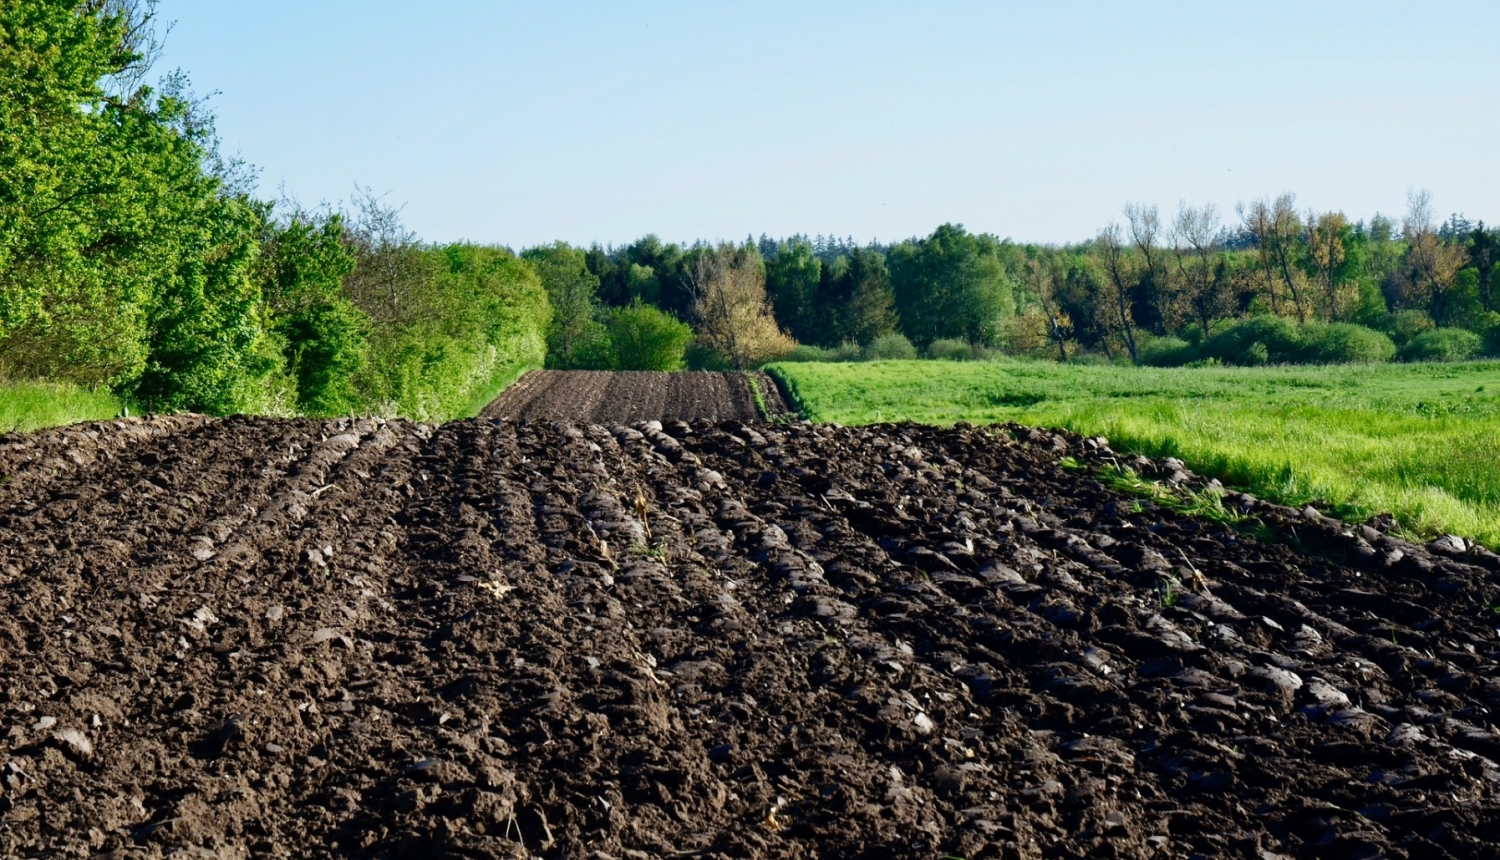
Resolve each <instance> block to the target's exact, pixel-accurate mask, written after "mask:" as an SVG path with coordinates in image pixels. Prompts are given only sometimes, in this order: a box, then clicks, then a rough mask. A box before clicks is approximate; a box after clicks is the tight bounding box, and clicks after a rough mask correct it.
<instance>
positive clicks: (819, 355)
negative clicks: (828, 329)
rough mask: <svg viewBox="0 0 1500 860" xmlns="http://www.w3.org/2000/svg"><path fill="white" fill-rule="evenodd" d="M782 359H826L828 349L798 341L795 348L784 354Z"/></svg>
mask: <svg viewBox="0 0 1500 860" xmlns="http://www.w3.org/2000/svg"><path fill="white" fill-rule="evenodd" d="M781 360H782V361H827V360H828V351H827V350H825V349H823V347H821V346H813V345H812V344H810V343H799V344H797V348H796V349H794V350H792V351H791V352H789V353H787V354H786V357H784V358H782V359H781Z"/></svg>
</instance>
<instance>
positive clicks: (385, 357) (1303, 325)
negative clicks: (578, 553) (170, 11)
mask: <svg viewBox="0 0 1500 860" xmlns="http://www.w3.org/2000/svg"><path fill="white" fill-rule="evenodd" d="M153 9H154V5H152V4H150V3H149V2H146V0H84V2H81V3H80V2H78V0H68V2H63V1H62V0H15V2H11V3H8V4H5V5H4V6H0V92H3V93H4V97H3V99H0V380H3V379H7V378H9V379H41V380H61V381H68V382H73V383H77V384H80V385H84V386H89V387H107V388H109V389H110V390H112V391H113V392H115V393H116V394H118V395H120V396H121V397H123V398H124V399H126V400H127V401H128V402H132V403H135V404H137V405H138V406H139V407H141V408H146V409H157V410H181V409H188V410H199V411H206V412H212V413H217V414H225V413H230V412H260V413H273V414H277V413H279V414H290V413H302V414H309V415H331V414H343V413H349V412H381V413H389V414H403V415H409V416H413V417H418V418H424V419H441V418H448V417H453V416H457V415H462V414H466V413H469V412H472V411H473V410H474V409H475V408H476V407H477V406H478V405H479V404H481V403H483V402H484V400H485V399H486V398H487V397H489V396H491V395H492V394H493V393H494V392H495V391H496V390H498V389H499V388H500V387H501V386H503V385H504V384H506V383H507V382H508V381H509V380H510V379H511V378H513V377H514V376H515V374H516V373H518V372H519V371H520V370H522V369H524V368H526V367H529V366H536V365H540V364H542V363H543V362H545V363H546V364H547V365H549V366H553V367H562V368H570V367H571V368H618V369H659V370H670V369H677V368H681V367H695V368H727V367H750V366H755V365H758V364H762V363H764V362H767V361H772V360H778V359H801V360H856V359H869V358H906V357H917V356H919V355H925V356H928V357H933V358H952V359H962V358H983V357H986V356H991V355H996V354H1012V355H1028V356H1035V357H1052V358H1056V359H1060V360H1068V361H1075V360H1095V361H1099V360H1103V361H1126V362H1138V363H1145V364H1193V363H1232V364H1265V363H1291V362H1344V361H1386V360H1390V359H1392V358H1401V359H1405V360H1428V359H1462V358H1470V357H1475V356H1478V355H1485V354H1487V355H1496V354H1500V313H1497V310H1500V309H1497V308H1496V307H1495V305H1496V303H1497V302H1500V297H1497V296H1495V295H1494V292H1495V290H1494V287H1493V281H1494V269H1495V258H1496V248H1497V246H1500V233H1497V231H1496V230H1495V229H1493V228H1487V227H1486V226H1485V225H1484V224H1482V223H1480V224H1471V223H1469V222H1467V221H1466V220H1464V219H1463V218H1462V217H1460V216H1453V217H1451V218H1449V219H1447V220H1446V221H1444V222H1442V223H1439V222H1438V219H1437V218H1436V217H1435V215H1434V213H1433V210H1432V205H1431V201H1430V199H1429V198H1428V196H1427V195H1425V194H1415V195H1412V197H1411V199H1410V201H1409V207H1408V211H1407V212H1406V213H1405V216H1404V217H1403V218H1402V219H1401V221H1400V223H1399V224H1397V223H1396V222H1395V221H1393V220H1391V219H1388V218H1385V217H1381V216H1376V217H1374V218H1372V219H1370V220H1369V222H1367V223H1366V222H1362V221H1361V222H1352V221H1350V220H1349V219H1348V218H1347V217H1346V216H1345V215H1344V214H1342V213H1338V212H1303V211H1299V210H1298V209H1297V207H1296V204H1295V199H1294V198H1293V197H1292V196H1290V195H1283V196H1281V197H1277V198H1275V199H1266V200H1259V201H1255V202H1252V203H1249V204H1246V205H1243V206H1241V207H1239V209H1238V210H1237V213H1236V217H1235V218H1233V219H1232V223H1230V224H1225V223H1224V222H1223V219H1222V218H1221V217H1220V214H1219V213H1218V212H1217V211H1216V210H1215V209H1214V208H1213V207H1212V206H1205V207H1201V208H1196V207H1191V206H1186V205H1184V206H1182V207H1180V208H1179V210H1178V211H1177V213H1176V214H1175V216H1173V217H1171V218H1165V219H1164V218H1163V217H1162V215H1161V214H1160V213H1159V211H1158V210H1157V209H1156V208H1155V207H1154V206H1144V205H1131V206H1127V207H1126V208H1125V210H1124V220H1123V222H1122V223H1121V224H1112V225H1109V226H1107V227H1105V228H1104V229H1102V230H1100V231H1099V233H1098V235H1097V236H1095V237H1094V238H1093V239H1091V240H1089V241H1087V242H1084V243H1080V244H1077V245H1070V246H1063V247H1057V246H1043V245H1022V244H1017V243H1015V242H1012V241H1010V240H1006V239H999V238H997V237H994V236H990V235H984V234H973V233H970V232H968V231H966V230H964V228H963V227H961V226H958V225H952V224H946V225H943V226H941V227H938V228H937V229H936V230H935V231H934V232H933V233H932V234H931V235H929V236H926V237H923V238H914V239H909V240H907V241H904V242H899V243H895V244H886V245H882V244H878V243H869V244H864V245H861V244H859V243H856V242H854V241H853V240H841V239H833V238H824V237H817V238H815V239H810V238H808V237H806V236H793V237H790V238H786V239H782V240H773V239H771V238H768V237H765V236H762V237H761V238H760V239H758V240H756V239H746V240H745V241H744V242H742V243H738V244H733V243H718V244H709V243H705V242H696V243H693V244H690V245H682V244H674V243H670V242H663V241H661V240H660V239H658V238H657V237H655V236H647V237H645V238H643V239H641V240H639V241H636V242H634V243H631V244H628V245H625V246H621V247H607V248H606V247H599V246H594V247H589V248H580V247H573V246H569V245H567V244H565V243H555V244H552V245H545V246H541V247H536V248H530V249H527V250H524V251H522V252H521V253H520V254H516V253H513V252H512V251H511V250H509V249H506V248H502V247H492V246H479V245H472V244H452V245H433V244H429V243H424V242H422V241H420V240H419V239H418V238H417V237H416V236H415V235H413V234H412V233H411V232H410V231H408V230H407V229H405V228H404V227H403V226H402V223H401V219H400V212H399V210H398V209H396V208H394V207H391V206H388V205H386V204H384V203H383V202H382V200H381V199H380V198H379V197H377V196H376V195H374V194H372V193H370V192H368V191H360V192H359V193H357V194H356V195H355V198H354V200H353V202H352V203H351V204H350V206H349V207H348V210H347V211H346V210H345V209H343V208H334V207H327V206H325V207H319V208H313V209H309V208H306V207H303V206H300V205H298V204H297V203H295V202H293V201H287V200H283V201H279V202H277V203H274V204H273V203H271V202H267V201H264V200H260V199H257V198H256V197H255V195H254V193H253V188H254V186H255V184H256V183H255V179H256V176H255V173H254V171H253V169H251V168H249V167H248V166H246V165H245V164H244V163H243V162H240V161H238V160H236V159H232V158H226V157H224V156H223V155H222V154H221V153H220V151H219V146H218V139H217V137H216V135H215V132H214V124H213V117H212V115H211V114H210V113H209V112H208V111H207V110H206V109H205V107H204V105H203V103H202V102H201V101H200V100H197V99H195V98H194V97H193V95H192V93H191V90H190V88H189V86H188V83H187V80H186V78H185V77H184V76H182V75H180V74H173V75H168V76H167V77H166V78H165V79H164V80H163V81H162V82H161V84H160V85H159V86H157V87H150V86H147V85H146V84H145V83H144V80H145V77H146V75H147V73H148V70H149V69H150V67H151V64H152V61H153V59H154V57H155V56H156V54H157V53H158V52H159V48H160V45H159V43H158V42H157V39H156V36H155V30H154V27H153V17H152V11H153Z"/></svg>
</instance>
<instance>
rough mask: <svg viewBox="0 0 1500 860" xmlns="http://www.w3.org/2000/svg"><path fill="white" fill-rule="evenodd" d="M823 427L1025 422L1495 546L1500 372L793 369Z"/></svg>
mask: <svg viewBox="0 0 1500 860" xmlns="http://www.w3.org/2000/svg"><path fill="white" fill-rule="evenodd" d="M768 369H769V370H770V372H772V373H774V374H775V375H776V376H777V377H778V378H780V379H781V380H782V381H783V384H784V385H785V387H786V389H787V390H788V391H790V392H792V394H793V399H794V402H795V404H796V406H797V407H798V408H799V409H801V410H802V411H803V414H805V415H806V416H807V417H808V418H811V419H813V420H815V421H836V422H839V423H843V424H869V423H876V422H882V421H903V420H910V421H919V422H924V423H931V424H952V423H954V422H956V421H972V422H975V423H989V422H998V421H1016V422H1019V423H1022V424H1030V425H1036V426H1043V427H1065V428H1067V429H1069V430H1073V431H1074V432H1077V433H1081V434H1084V435H1089V436H1092V435H1103V436H1107V437H1108V438H1109V440H1110V444H1111V446H1112V447H1114V448H1115V449H1116V450H1118V451H1125V452H1130V453H1139V454H1145V455H1147V456H1151V457H1167V456H1172V457H1179V458H1181V459H1182V460H1183V461H1185V462H1186V463H1188V465H1189V466H1190V467H1191V468H1192V469H1193V470H1195V471H1197V472H1199V473H1201V474H1204V475H1207V476H1209V477H1215V478H1218V479H1219V480H1221V481H1222V482H1223V483H1225V484H1226V485H1228V486H1232V487H1236V488H1238V489H1241V490H1244V491H1246V492H1249V493H1253V494H1255V495H1257V496H1260V497H1262V498H1265V499H1269V500H1272V501H1275V502H1278V503H1281V504H1287V505H1295V506H1301V505H1305V504H1313V505H1314V506H1316V507H1318V508H1319V509H1320V510H1323V511H1324V512H1325V513H1328V514H1330V515H1333V516H1340V517H1343V518H1345V519H1348V520H1351V521H1359V520H1363V519H1366V518H1368V517H1370V516H1372V515H1374V514H1376V513H1381V512H1389V513H1391V514H1392V515H1394V516H1395V517H1396V519H1397V520H1398V521H1399V522H1400V523H1401V525H1402V527H1403V529H1404V530H1405V531H1407V532H1409V533H1411V534H1413V535H1416V536H1421V537H1431V536H1435V535H1438V534H1442V533H1446V532H1451V533H1454V534H1461V535H1464V536H1466V537H1470V538H1473V539H1475V540H1478V541H1480V542H1481V543H1483V544H1485V545H1486V546H1489V547H1491V548H1500V468H1497V467H1496V463H1500V363H1496V362H1467V363H1462V364H1421V365H1344V366H1323V367H1267V368H1227V367H1226V368H1145V367H1120V366H1110V365H1104V366H1099V365H1062V364H1054V363H1050V362H1022V361H1007V362H990V363H958V362H916V361H895V362H875V363H870V364H860V365H846V364H799V363H785V364H777V365H772V366H771V367H770V368H768Z"/></svg>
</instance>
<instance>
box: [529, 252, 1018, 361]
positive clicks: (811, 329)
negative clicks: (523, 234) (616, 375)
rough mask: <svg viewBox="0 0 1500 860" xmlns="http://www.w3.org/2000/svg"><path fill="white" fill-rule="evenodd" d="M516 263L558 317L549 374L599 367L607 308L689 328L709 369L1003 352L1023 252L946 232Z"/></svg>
mask: <svg viewBox="0 0 1500 860" xmlns="http://www.w3.org/2000/svg"><path fill="white" fill-rule="evenodd" d="M522 256H523V257H524V258H525V259H527V260H530V261H532V262H533V264H534V265H536V266H537V267H538V271H539V272H540V273H541V275H542V280H543V282H544V283H545V284H547V289H548V293H549V295H550V296H551V297H552V303H553V307H554V308H555V309H556V316H555V318H554V322H553V327H552V330H551V335H550V336H549V352H548V355H549V359H548V360H549V362H551V363H552V364H553V366H557V367H597V366H605V365H607V363H608V351H607V348H606V347H603V346H601V344H604V343H605V342H606V339H605V338H604V337H603V335H602V332H603V330H604V328H605V327H606V325H607V319H608V317H609V314H610V313H611V309H612V308H621V307H627V306H632V305H642V306H647V307H653V308H656V309H657V310H659V311H660V312H662V313H663V314H667V315H670V316H671V317H673V318H674V319H680V320H684V321H687V322H690V323H691V324H692V325H693V326H694V328H695V330H696V337H695V340H694V343H693V345H692V347H690V348H689V349H688V350H687V351H686V354H685V356H684V359H685V360H686V361H687V362H688V363H690V364H692V365H694V366H702V367H712V366H750V365H753V364H757V363H760V362H763V361H768V360H771V359H774V358H778V357H782V356H784V355H786V354H788V353H790V352H791V351H792V350H793V349H794V348H795V347H796V346H797V345H798V344H799V343H801V344H807V345H812V346H817V347H839V346H841V345H844V344H854V345H861V346H864V345H869V344H871V343H874V342H876V341H879V340H881V339H882V338H887V337H889V336H892V335H898V334H899V335H901V336H902V337H904V338H906V339H907V340H909V341H911V342H912V343H914V344H916V345H917V346H919V347H924V348H925V347H926V346H928V345H929V344H931V343H932V342H934V341H937V340H940V339H954V338H958V339H963V340H967V341H973V342H976V343H986V344H998V343H1000V342H1002V341H1004V340H1005V339H1006V324H1007V321H1008V320H1010V319H1011V318H1012V317H1014V316H1015V313H1016V308H1017V296H1016V288H1015V278H1014V277H1013V274H1012V272H1013V271H1014V270H1017V269H1018V268H1019V266H1020V262H1021V259H1022V249H1020V248H1019V247H1018V246H1016V245H1014V244H1011V243H1009V242H1004V241H1001V240H999V239H996V238H995V237H993V236H986V235H974V234H971V233H968V232H967V231H965V230H964V229H963V228H962V227H961V226H957V225H951V224H949V225H944V226H942V227H939V228H938V229H937V231H936V232H934V233H933V234H932V235H931V236H929V237H927V238H924V239H913V240H910V241H907V242H903V243H901V244H899V245H895V246H881V245H878V244H873V243H872V244H870V245H868V246H863V247H861V246H859V245H856V244H854V243H853V242H834V241H822V240H820V241H817V242H815V241H813V240H809V239H808V238H807V237H805V236H794V237H791V238H789V239H785V240H781V241H775V240H771V239H768V238H766V237H762V238H761V239H760V240H759V241H758V242H757V241H754V240H750V239H747V240H746V241H744V242H743V243H741V244H738V245H735V244H729V243H720V244H717V245H711V244H708V243H703V242H699V243H696V244H693V245H690V246H682V245H676V244H671V243H664V242H662V241H661V240H660V239H658V238H657V237H656V236H647V237H645V238H644V239H641V240H639V241H637V242H634V243H632V244H629V245H626V246H623V247H620V248H608V249H605V248H601V247H599V246H594V247H592V248H589V249H587V250H584V249H579V248H573V247H570V246H568V245H566V244H562V243H558V244H554V245H549V246H545V247H541V248H533V249H530V250H528V251H525V252H523V254H522Z"/></svg>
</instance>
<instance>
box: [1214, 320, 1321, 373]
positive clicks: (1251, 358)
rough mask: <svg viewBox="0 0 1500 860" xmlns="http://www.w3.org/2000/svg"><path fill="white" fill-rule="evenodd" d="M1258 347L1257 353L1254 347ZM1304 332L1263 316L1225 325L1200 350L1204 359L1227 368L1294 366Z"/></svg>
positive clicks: (1289, 321)
mask: <svg viewBox="0 0 1500 860" xmlns="http://www.w3.org/2000/svg"><path fill="white" fill-rule="evenodd" d="M1256 344H1259V345H1260V347H1259V348H1258V349H1257V348H1255V345H1256ZM1302 347H1303V338H1302V332H1301V330H1300V329H1299V327H1298V326H1297V323H1296V322H1294V321H1292V320H1289V319H1287V318H1285V317H1279V316H1273V315H1271V314H1263V315H1261V316H1254V317H1250V318H1248V319H1243V320H1236V321H1234V322H1231V323H1229V324H1228V325H1224V326H1222V327H1220V328H1219V329H1218V331H1215V332H1214V333H1212V334H1211V335H1209V336H1208V337H1207V338H1204V340H1203V343H1202V345H1201V346H1200V347H1199V354H1200V356H1201V357H1203V358H1217V359H1218V360H1219V361H1221V362H1223V363H1225V364H1238V365H1242V366H1243V365H1253V364H1267V363H1269V364H1293V363H1296V362H1297V361H1298V360H1299V359H1300V357H1301V353H1302Z"/></svg>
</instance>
